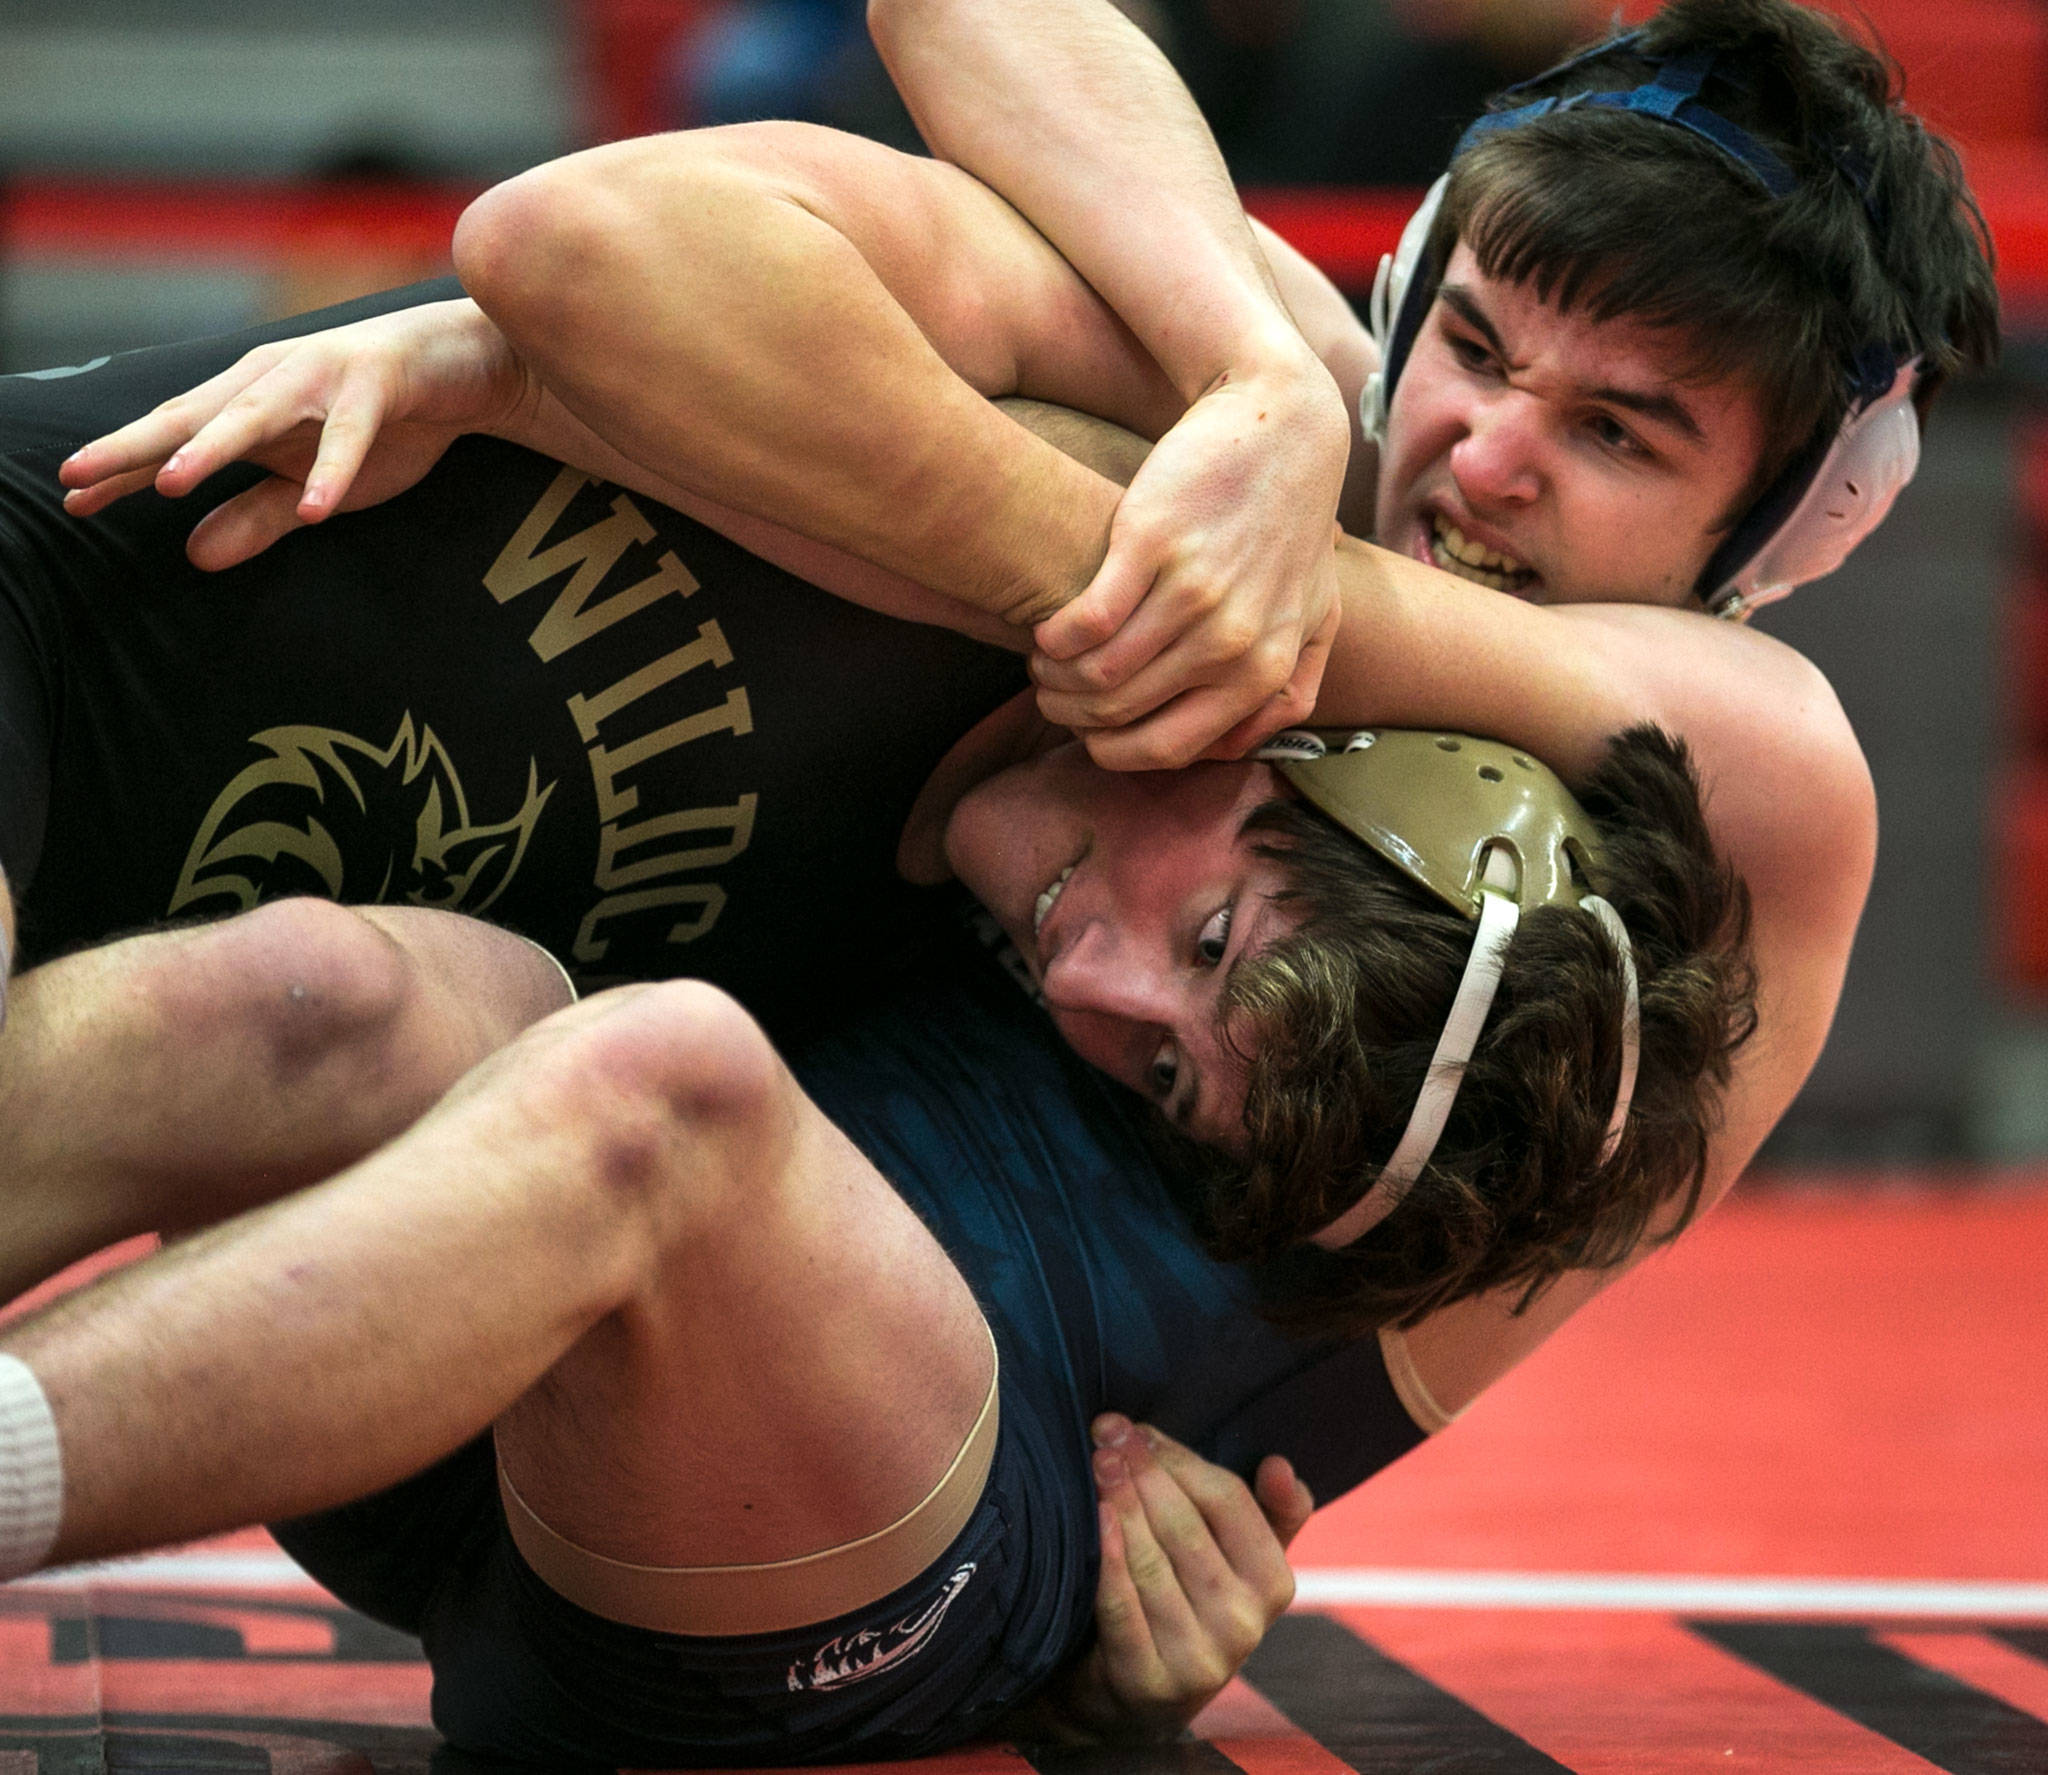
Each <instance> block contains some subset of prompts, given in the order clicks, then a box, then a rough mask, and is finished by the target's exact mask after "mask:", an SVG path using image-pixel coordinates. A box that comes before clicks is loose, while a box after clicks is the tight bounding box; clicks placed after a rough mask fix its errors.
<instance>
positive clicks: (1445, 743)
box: [1436, 740, 1459, 752]
mask: <svg viewBox="0 0 2048 1775" xmlns="http://www.w3.org/2000/svg"><path fill="white" fill-rule="evenodd" d="M1436 749H1437V750H1438V751H1439V752H1455V751H1457V750H1459V746H1458V742H1457V741H1456V740H1438V741H1437V743H1436Z"/></svg>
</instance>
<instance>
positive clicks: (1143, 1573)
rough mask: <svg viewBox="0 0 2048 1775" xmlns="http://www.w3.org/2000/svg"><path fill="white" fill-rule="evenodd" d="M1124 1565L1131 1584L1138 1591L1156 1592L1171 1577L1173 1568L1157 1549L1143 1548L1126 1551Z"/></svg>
mask: <svg viewBox="0 0 2048 1775" xmlns="http://www.w3.org/2000/svg"><path fill="white" fill-rule="evenodd" d="M1124 1564H1125V1566H1126V1567H1127V1568H1128V1569H1129V1571H1130V1574H1131V1582H1132V1583H1134V1584H1136V1585H1137V1587H1138V1588H1139V1590H1141V1591H1144V1590H1156V1589H1157V1588H1159V1587H1160V1586H1161V1585H1162V1584H1164V1583H1166V1582H1167V1581H1168V1580H1170V1579H1171V1578H1172V1576H1173V1566H1172V1565H1171V1563H1170V1562H1169V1561H1168V1560H1167V1558H1166V1556H1165V1555H1164V1554H1163V1553H1161V1552H1160V1551H1159V1549H1158V1548H1157V1547H1151V1546H1144V1547H1133V1548H1130V1549H1128V1550H1127V1551H1126V1552H1125V1554H1124Z"/></svg>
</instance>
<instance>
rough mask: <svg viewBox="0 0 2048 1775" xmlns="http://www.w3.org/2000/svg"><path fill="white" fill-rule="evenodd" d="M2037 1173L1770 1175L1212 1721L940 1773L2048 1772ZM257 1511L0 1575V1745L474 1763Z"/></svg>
mask: <svg viewBox="0 0 2048 1775" xmlns="http://www.w3.org/2000/svg"><path fill="white" fill-rule="evenodd" d="M2044 1273H2048V1190H2044V1189H2043V1188H2042V1187H2041V1186H2040V1185H2039V1184H2038V1183H2036V1184H2035V1185H2033V1186H2032V1187H2023V1186H2021V1185H2019V1184H2014V1185H2012V1186H2011V1187H1996V1186H1991V1187H1986V1188H1985V1189H1982V1190H1978V1191H1973V1192H1970V1193H1966V1194H1958V1195H1954V1196H1942V1195H1930V1194H1910V1195H1907V1194H1898V1193H1891V1194H1884V1193H1880V1194H1876V1195H1849V1194H1847V1193H1834V1194H1828V1195H1798V1194H1784V1193H1779V1194H1768V1193H1766V1194H1759V1195H1758V1196H1757V1197H1756V1198H1755V1199H1754V1200H1750V1201H1746V1202H1743V1203H1740V1204H1738V1205H1737V1206H1734V1207H1731V1208H1729V1209H1727V1210H1724V1211H1723V1212H1721V1213H1719V1214H1717V1215H1715V1216H1714V1217H1712V1218H1711V1219H1710V1220H1709V1221H1708V1222H1707V1223H1706V1224H1705V1225H1704V1226H1703V1227H1701V1228H1700V1229H1699V1230H1698V1231H1697V1232H1696V1233H1694V1234H1692V1235H1690V1236H1689V1237H1688V1240H1687V1242H1686V1245H1685V1247H1684V1248H1683V1249H1681V1250H1679V1251H1676V1252H1673V1253H1671V1254H1669V1255H1668V1256H1666V1257H1663V1258H1660V1259H1658V1260H1656V1261H1655V1262H1653V1263H1652V1264H1650V1265H1649V1266H1647V1267H1646V1268H1645V1269H1644V1270H1643V1271H1642V1272H1641V1273H1640V1274H1638V1275H1637V1276H1635V1277H1632V1278H1631V1279H1630V1280H1629V1281H1628V1282H1626V1283H1625V1284H1623V1285H1622V1286H1621V1287H1620V1288H1619V1289H1617V1290H1616V1291H1615V1293H1614V1294H1613V1295H1611V1296H1610V1297H1608V1298H1607V1299H1605V1300H1603V1301H1601V1302H1599V1303H1597V1304H1596V1306H1594V1307H1593V1308H1592V1309H1590V1310H1589V1311H1588V1312H1587V1313H1586V1314H1585V1315H1584V1316H1583V1318H1582V1320H1581V1321H1580V1322H1579V1323H1577V1324H1575V1325H1574V1326H1573V1327H1572V1328H1571V1329H1570V1330H1569V1332H1568V1333H1567V1334H1566V1335H1564V1336H1563V1337H1561V1338H1560V1339H1559V1340H1558V1341H1557V1342H1556V1343H1555V1344H1554V1345H1553V1346H1552V1347H1551V1348H1549V1349H1547V1350H1545V1351H1543V1352H1542V1353H1541V1354H1539V1355H1538V1356H1537V1357H1536V1358H1534V1359H1533V1360H1532V1361H1531V1362H1530V1363H1529V1364H1528V1365H1527V1366H1526V1367H1525V1368H1524V1369H1523V1370H1522V1371H1521V1372H1519V1373H1518V1374H1516V1375H1514V1376H1513V1377H1512V1378H1511V1379H1509V1380H1508V1381H1506V1382H1504V1383H1502V1385H1501V1386H1500V1387H1498V1388H1497V1389H1496V1390H1495V1391H1494V1393H1493V1394H1491V1395H1489V1396H1488V1398H1487V1399H1486V1400H1485V1401H1484V1402H1483V1404H1482V1405H1480V1406H1479V1407H1478V1408H1476V1409H1475V1410H1474V1411H1473V1412H1472V1413H1471V1414H1470V1416H1469V1417H1468V1419H1467V1421H1466V1422H1464V1423H1462V1424H1460V1425H1459V1426H1458V1428H1457V1429H1456V1430H1455V1431H1453V1432H1451V1433H1450V1434H1449V1435H1447V1436H1445V1437H1443V1438H1441V1439H1439V1440H1438V1441H1437V1442H1435V1443H1434V1444H1432V1445H1431V1446H1429V1447H1427V1448H1425V1449H1423V1450H1421V1451H1419V1452H1418V1453H1417V1454H1415V1455H1414V1456H1411V1457H1410V1458H1409V1459H1408V1460H1407V1461H1405V1462H1403V1463H1402V1464H1401V1466H1399V1467H1398V1468H1396V1469H1395V1470H1394V1471H1393V1472H1391V1473H1389V1474H1387V1475H1386V1476H1385V1477H1384V1478H1382V1479H1380V1480H1378V1481H1376V1482H1375V1483H1373V1484H1372V1485H1369V1486H1367V1487H1366V1488H1364V1489H1363V1490H1362V1491H1360V1492H1359V1493H1357V1494H1355V1495H1354V1496H1353V1497H1352V1498H1350V1499H1348V1500H1346V1501H1345V1502H1344V1503H1343V1504H1341V1505H1339V1506H1337V1507H1336V1508H1334V1509H1332V1510H1330V1511H1328V1512H1327V1513H1326V1514H1325V1515H1324V1516H1322V1517H1320V1518H1319V1519H1318V1520H1317V1521H1316V1523H1315V1524H1314V1525H1313V1526H1312V1527H1311V1529H1310V1530H1309V1532H1308V1533H1307V1534H1306V1535H1305V1536H1304V1537H1303V1540H1302V1542H1301V1543H1300V1545H1299V1548H1298V1553H1299V1555H1300V1560H1301V1564H1302V1568H1303V1579H1302V1587H1303V1596H1304V1602H1305V1604H1308V1605H1311V1606H1307V1607H1304V1608H1303V1609H1301V1610H1299V1611H1298V1612H1297V1613H1296V1614H1294V1615H1292V1616H1290V1617H1289V1618H1288V1619H1287V1620H1285V1621H1283V1622H1282V1623H1281V1624H1280V1626H1279V1627H1278V1628H1277V1629H1276V1630H1275V1632H1274V1633H1273V1635H1272V1636H1271V1638H1270V1639H1269V1640H1268V1642H1267V1644H1266V1645H1265V1646H1264V1647H1263V1648H1262V1649H1261V1651H1260V1653H1259V1655H1258V1656H1257V1657H1256V1658H1255V1659H1254V1660H1253V1662H1252V1664H1251V1665H1250V1666H1249V1667H1248V1669H1247V1671H1246V1679H1247V1680H1244V1681H1240V1682H1239V1683H1237V1684H1234V1685H1233V1686H1232V1688H1231V1689H1230V1691H1228V1692H1227V1693H1226V1694H1225V1695H1224V1696H1223V1697H1222V1699H1221V1700H1219V1701H1218V1702H1217V1704H1216V1705H1215V1706H1214V1707H1212V1708H1211V1709H1210V1710H1209V1712H1208V1713H1207V1714H1205V1715H1204V1716H1203V1719H1202V1720H1201V1722H1200V1723H1199V1736H1198V1738H1196V1739H1195V1740H1192V1741H1189V1742H1185V1743H1182V1744H1179V1745H1174V1746H1169V1747H1165V1748H1163V1749H1159V1750H1151V1751H1143V1752H1133V1751H1120V1752H1045V1751H1032V1752H1030V1753H1028V1754H1027V1753H1020V1752H1018V1751H1014V1750H1010V1749H1005V1748H990V1749H986V1750H976V1751H968V1752H962V1753H960V1754H957V1755H954V1756H951V1757H946V1758H941V1759H937V1760H936V1761H935V1762H934V1763H933V1764H932V1765H930V1775H1028V1771H1029V1770H1030V1769H1033V1768H1035V1769H1038V1770H1041V1771H1044V1772H1045V1775H1227V1772H1228V1771H1229V1770H1230V1769H1231V1768H1233V1767H1235V1768H1237V1769H1241V1770H1243V1771H1245V1772H1246V1775H1342V1771H1344V1770H1346V1769H1350V1770H1355V1771H1358V1772H1359V1775H1397V1772H1399V1775H1415V1772H1419V1771H1425V1770H1426V1771H1431V1772H1437V1771H1443V1772H1450V1771H1462V1770H1484V1771H1487V1772H1488V1775H1524V1772H1528V1775H1535V1772H1537V1771H1550V1772H1557V1771H1566V1772H1571V1775H1696V1772H1701V1775H1703V1772H1705V1771H1710V1770H1712V1771H1724V1770H1742V1769H1749V1770H1758V1771H1770V1772H1773V1775H1776V1772H1778V1771H1786V1770H1797V1771H1801V1772H1802V1775H1907V1772H1909V1771H1920V1772H1923V1775H1924V1772H1925V1771H1928V1770H1933V1769H1938V1770H1947V1771H1950V1772H1952V1775H1977V1772H1979V1771H1982V1772H1984V1775H1991V1772H1992V1771H1997V1772H1999V1775H2032V1772H2035V1771H2048V1413H2043V1412H2042V1411H2041V1409H2040V1395H2041V1379H2040V1377H2041V1376H2042V1374H2043V1373H2044V1372H2048V1320H2044V1316H2043V1314H2042V1313H2041V1311H2040V1308H2041V1279H2042V1276H2043V1274H2044ZM427 1689H428V1684H427V1676H426V1671H425V1669H424V1667H423V1666H422V1665H421V1664H420V1663H419V1662H418V1660H417V1656H416V1649H415V1648H414V1647H413V1646H412V1645H411V1644H410V1643H409V1642H407V1641H406V1640H404V1639H402V1638H400V1637H399V1636H397V1635H394V1634H390V1633H387V1632H385V1631H384V1630H383V1629H380V1628H377V1627H374V1626H371V1625H370V1624H369V1623H367V1622H364V1621H361V1620H360V1619H358V1618H356V1617H354V1616H351V1615H349V1614H348V1613H347V1612H346V1611H343V1610H341V1609H339V1608H336V1607H335V1606H334V1605H333V1604H332V1603H331V1602H330V1601H328V1600H326V1599H325V1598H323V1597H322V1596H321V1594H320V1593H319V1592H318V1591H317V1590H315V1589H313V1588H312V1587H311V1586H310V1585H307V1584H305V1583H304V1582H303V1580H301V1581H298V1582H293V1581H292V1580H291V1578H290V1576H289V1572H288V1568H285V1567H284V1566H283V1563H282V1561H281V1559H280V1557H279V1556H278V1554H277V1553H276V1551H275V1549H274V1548H272V1547H271V1546H270V1544H269V1543H268V1542H267V1541H266V1540H264V1539H263V1538H262V1537H261V1536H259V1535H253V1534H252V1535H247V1536H238V1537H234V1538H232V1539H230V1540H226V1541H222V1542H216V1543H211V1544H209V1545H208V1546H206V1547H203V1548H196V1549H191V1550H188V1551H187V1552H184V1553H182V1554H178V1555H172V1556H166V1557H163V1558H159V1559H156V1560H151V1561H146V1562H138V1563H137V1564H135V1565H133V1566H130V1567H127V1568H121V1569H105V1570H102V1571H98V1572H94V1573H90V1574H80V1575H77V1576H73V1577H70V1578H68V1579H58V1580H52V1581H46V1582H43V1583H40V1584H37V1585H35V1586H17V1587H15V1588H14V1589H12V1590H10V1591H6V1592H0V1775H16V1772H17V1771H19V1772H21V1775H31V1772H40V1775H55V1772H57V1771H65V1772H69V1771H74V1770H75V1771H85V1770H94V1771H99V1770H110V1769H122V1770H158V1769H162V1770H171V1769H178V1770H264V1769H269V1770H274V1771H277V1772H278V1775H287V1772H289V1775H371V1772H373V1771H388V1772H392V1775H396V1772H398V1771H425V1770H427V1769H428V1767H429V1765H430V1763H432V1764H433V1766H434V1767H435V1768H436V1769H437V1770H440V1771H443V1772H444V1775H454V1772H455V1771H457V1770H463V1769H467V1768H470V1767H472V1766H473V1765H469V1764H466V1763H463V1762H460V1761H458V1760H455V1759H451V1758H449V1757H448V1756H447V1755H446V1753H442V1754H441V1756H440V1759H439V1760H438V1761H435V1756H436V1748H437V1747H436V1743H435V1740H434V1737H433V1734H432V1732H431V1730H430V1728H429V1726H428V1723H427V1717H428V1716H427Z"/></svg>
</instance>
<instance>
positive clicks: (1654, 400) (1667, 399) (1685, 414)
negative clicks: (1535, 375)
mask: <svg viewBox="0 0 2048 1775" xmlns="http://www.w3.org/2000/svg"><path fill="white" fill-rule="evenodd" d="M1437 294H1438V296H1439V297H1441V298H1442V300H1443V305H1444V306H1445V307H1446V308H1448V309H1450V311H1451V312H1452V313H1453V314H1455V315H1456V316H1457V317H1458V318H1459V319H1460V320H1461V321H1463V322H1464V323H1465V324H1466V325H1467V326H1468V327H1470V328H1471V329H1472V330H1473V331H1474V332H1475V333H1477V334H1479V335H1480V336H1481V337H1482V338H1484V339H1485V341H1486V343H1487V345H1488V346H1489V348H1491V350H1492V352H1493V355H1494V356H1495V357H1497V358H1499V359H1500V360H1501V361H1502V362H1503V363H1506V362H1508V361H1509V358H1508V349H1507V347H1506V345H1504V344H1503V343H1502V342H1501V336H1500V334H1499V332H1498V331H1496V330H1495V328H1494V324H1493V322H1492V320H1491V319H1490V318H1489V317H1488V316H1487V313H1486V310H1485V309H1483V308H1481V307H1480V306H1479V304H1478V302H1477V301H1476V300H1475V299H1474V298H1473V295H1472V292H1471V291H1470V290H1468V289H1466V288H1465V286H1464V285H1463V284H1445V285H1444V286H1443V288H1442V289H1440V290H1439V291H1438V292H1437ZM1583 392H1584V394H1585V396H1586V398H1587V399H1588V400H1593V401H1598V402H1600V403H1602V404H1603V405H1605V406H1610V407H1620V408H1622V409H1623V410H1624V411H1625V412H1630V413H1635V414H1638V415H1640V416H1641V417H1642V418H1644V419H1647V420H1649V421H1650V422H1651V423H1652V424H1654V425H1660V426H1663V427H1664V428H1665V429H1667V430H1669V431H1674V432H1676V433H1678V435H1679V436H1681V437H1683V438H1685V439H1687V440H1688V441H1689V442H1691V443H1694V444H1698V445H1701V446H1704V445H1705V444H1706V441H1707V434H1706V430H1705V428H1704V427H1703V426H1702V425H1701V424H1700V422H1699V420H1698V419H1697V418H1695V417H1694V415H1693V411H1692V409H1691V408H1690V407H1688V406H1687V405H1686V404H1685V403H1684V402H1683V401H1681V400H1680V399H1679V398H1678V396H1677V395H1675V394H1673V393H1672V392H1671V391H1670V390H1669V389H1668V388H1663V389H1658V390H1657V391H1656V392H1655V393H1649V392H1646V391H1645V390H1643V389H1640V388H1618V387H1614V386H1611V385H1604V384H1603V385H1601V386H1599V387H1595V388H1588V389H1585V390H1584V391H1583Z"/></svg>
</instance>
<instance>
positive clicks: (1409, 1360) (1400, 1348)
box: [1380, 1325, 1459, 1436]
mask: <svg viewBox="0 0 2048 1775" xmlns="http://www.w3.org/2000/svg"><path fill="white" fill-rule="evenodd" d="M1380 1355H1381V1357H1382V1358H1383V1359H1384V1360H1385V1362H1386V1365H1387V1379H1388V1380H1390V1381H1392V1382H1393V1383H1394V1394H1395V1397H1396V1398H1398V1399H1399V1400H1400V1401H1401V1405H1402V1407H1403V1409H1404V1410H1406V1412H1407V1413H1408V1415H1409V1416H1410V1417H1411V1418H1413V1419H1414V1420H1415V1423H1416V1427H1417V1428H1418V1429H1420V1430H1422V1431H1423V1432H1424V1433H1425V1434H1426V1435H1430V1436H1434V1435H1436V1434H1437V1432H1438V1431H1440V1430H1448V1429H1449V1428H1450V1427H1451V1426H1452V1425H1453V1424H1455V1423H1456V1422H1457V1421H1458V1415H1459V1414H1458V1413H1457V1412H1455V1411H1446V1410H1444V1408H1443V1407H1442V1406H1441V1405H1439V1404H1437V1402H1436V1396H1435V1395H1434V1394H1433V1393H1431V1392H1430V1390H1429V1384H1428V1382H1426V1381H1425V1380H1424V1379H1423V1378H1422V1373H1421V1371H1420V1370H1419V1369H1418V1368H1417V1367H1416V1366H1415V1357H1414V1354H1413V1352H1411V1351H1410V1350H1409V1348H1408V1340H1407V1339H1406V1338H1405V1337H1403V1336H1402V1335H1401V1331H1400V1328H1399V1327H1398V1326H1394V1325H1382V1326H1381V1327H1380Z"/></svg>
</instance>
